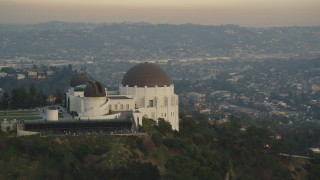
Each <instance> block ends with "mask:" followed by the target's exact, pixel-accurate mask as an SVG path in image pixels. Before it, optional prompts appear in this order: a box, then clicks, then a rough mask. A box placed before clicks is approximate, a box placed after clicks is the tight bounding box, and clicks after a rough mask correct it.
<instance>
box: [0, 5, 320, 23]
mask: <svg viewBox="0 0 320 180" xmlns="http://www.w3.org/2000/svg"><path fill="white" fill-rule="evenodd" d="M319 7H320V1H318V0H305V1H301V0H281V1H276V0H269V1H266V0H226V1H217V2H216V1H210V0H199V1H191V0H184V1H183V0H174V1H170V0H162V1H160V0H155V1H147V0H135V1H131V0H118V1H108V0H107V1H104V0H91V1H85V0H77V1H76V0H65V1H63V0H46V1H40V0H0V23H10V24H30V23H41V22H48V21H66V22H91V23H120V22H148V23H154V24H185V23H193V24H204V25H219V24H238V25H241V26H250V27H271V26H319V25H320V19H319V17H320V11H319Z"/></svg>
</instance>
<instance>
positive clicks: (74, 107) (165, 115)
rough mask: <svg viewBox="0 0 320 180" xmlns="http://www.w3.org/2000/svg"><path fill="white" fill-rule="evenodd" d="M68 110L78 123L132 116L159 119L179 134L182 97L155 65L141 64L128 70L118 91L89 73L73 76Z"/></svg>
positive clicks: (138, 122) (137, 121)
mask: <svg viewBox="0 0 320 180" xmlns="http://www.w3.org/2000/svg"><path fill="white" fill-rule="evenodd" d="M65 102H66V104H65V105H66V109H67V111H68V112H69V113H73V114H75V119H79V120H99V119H101V120H105V119H121V118H123V117H127V116H130V117H132V121H133V123H135V125H142V118H144V117H145V118H151V119H153V120H155V121H157V120H158V119H159V118H162V119H164V120H165V121H167V122H169V123H170V124H171V126H172V129H173V130H177V131H179V106H178V104H179V98H178V95H176V94H175V93H174V84H173V83H172V80H171V78H170V77H169V76H168V75H167V74H166V72H164V71H163V70H162V69H161V68H160V67H159V66H157V65H156V64H153V63H140V64H137V65H135V66H133V67H132V68H131V69H129V70H128V71H127V72H126V73H125V75H124V77H123V79H122V82H121V84H120V85H119V89H118V90H117V91H108V89H107V88H106V87H105V86H104V85H103V84H102V83H100V82H99V81H97V80H94V79H92V78H91V77H90V76H88V75H87V74H86V73H78V74H76V75H74V77H73V78H72V79H71V82H70V88H69V89H68V91H67V92H66V95H65Z"/></svg>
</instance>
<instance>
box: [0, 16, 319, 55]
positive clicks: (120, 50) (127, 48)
mask: <svg viewBox="0 0 320 180" xmlns="http://www.w3.org/2000/svg"><path fill="white" fill-rule="evenodd" d="M319 49H320V26H315V27H307V26H306V27H305V26H292V27H274V28H246V27H240V26H237V25H219V26H208V25H195V24H182V25H169V24H157V25H154V24H148V23H115V24H93V23H67V22H49V23H41V24H33V25H10V24H0V58H1V57H14V56H28V57H32V58H37V59H48V58H49V59H50V58H51V59H55V58H60V59H61V58H64V59H71V60H72V59H79V58H83V57H84V56H87V55H89V56H94V57H95V58H97V59H102V60H105V59H107V60H113V59H123V60H126V59H177V58H193V57H203V58H206V57H219V56H231V57H237V56H242V55H246V54H269V55H270V54H284V55H286V56H290V55H291V56H296V55H303V54H307V55H310V54H311V55H314V56H318V55H319V54H320V52H319Z"/></svg>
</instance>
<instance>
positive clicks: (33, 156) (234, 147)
mask: <svg viewBox="0 0 320 180" xmlns="http://www.w3.org/2000/svg"><path fill="white" fill-rule="evenodd" d="M198 120H199V121H198ZM198 120H194V119H190V118H186V117H183V120H182V123H181V131H180V132H179V133H178V132H172V131H171V130H170V124H168V123H166V122H165V121H159V126H155V122H154V121H152V120H150V119H144V126H143V127H142V131H145V132H146V133H145V135H143V136H128V137H122V136H92V135H91V136H64V137H38V136H29V137H14V136H12V135H8V134H3V133H2V134H1V136H0V152H1V153H0V179H146V178H147V179H224V178H225V177H226V176H229V178H231V179H316V177H318V175H319V171H318V170H319V168H320V163H319V161H317V160H311V161H309V160H304V159H294V158H288V157H281V156H279V155H278V153H279V152H282V153H289V149H288V146H287V145H288V144H287V143H286V142H285V140H280V141H279V140H276V139H274V138H271V137H272V133H271V131H269V130H268V129H267V128H263V127H254V126H252V127H248V128H247V130H246V131H241V130H240V127H241V122H242V121H241V120H239V119H238V120H237V121H231V123H230V124H225V125H209V124H207V123H205V122H204V121H200V119H198ZM266 144H268V145H270V148H266Z"/></svg>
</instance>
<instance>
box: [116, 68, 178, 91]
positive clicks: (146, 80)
mask: <svg viewBox="0 0 320 180" xmlns="http://www.w3.org/2000/svg"><path fill="white" fill-rule="evenodd" d="M171 84H172V81H171V79H170V77H169V76H168V75H167V74H166V73H165V72H164V71H163V70H162V69H161V68H160V67H159V66H157V65H155V64H152V63H141V64H138V65H135V66H133V67H132V68H131V69H129V70H128V71H127V73H126V74H125V75H124V77H123V79H122V85H123V86H126V85H128V86H129V87H134V86H137V87H145V86H148V87H155V86H158V87H164V86H165V85H166V86H170V85H171Z"/></svg>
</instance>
